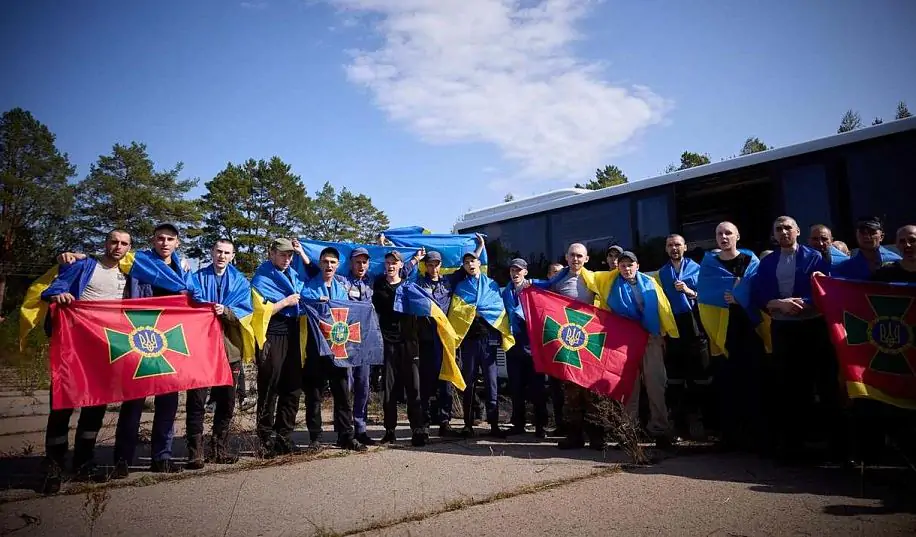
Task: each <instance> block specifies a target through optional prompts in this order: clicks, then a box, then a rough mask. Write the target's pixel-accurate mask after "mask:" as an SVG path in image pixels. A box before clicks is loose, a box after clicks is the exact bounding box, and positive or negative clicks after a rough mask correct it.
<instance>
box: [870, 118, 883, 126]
mask: <svg viewBox="0 0 916 537" xmlns="http://www.w3.org/2000/svg"><path fill="white" fill-rule="evenodd" d="M882 123H884V120H883V119H881V118H880V117H876V118H875V120H874V121H872V122H871V124H872V125H880V124H882Z"/></svg>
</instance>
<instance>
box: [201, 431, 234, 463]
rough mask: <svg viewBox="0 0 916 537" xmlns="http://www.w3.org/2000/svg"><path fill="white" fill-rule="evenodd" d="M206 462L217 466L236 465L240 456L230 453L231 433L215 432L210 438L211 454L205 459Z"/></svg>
mask: <svg viewBox="0 0 916 537" xmlns="http://www.w3.org/2000/svg"><path fill="white" fill-rule="evenodd" d="M204 460H205V461H206V462H213V463H216V464H235V463H237V462H239V456H238V455H236V454H234V453H231V452H230V451H229V432H228V431H220V432H214V433H213V436H212V437H211V438H210V453H209V454H208V455H207V457H205V458H204Z"/></svg>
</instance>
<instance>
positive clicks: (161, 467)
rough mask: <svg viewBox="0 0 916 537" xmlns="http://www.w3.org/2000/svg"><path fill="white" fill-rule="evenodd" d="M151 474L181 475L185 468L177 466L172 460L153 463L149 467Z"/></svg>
mask: <svg viewBox="0 0 916 537" xmlns="http://www.w3.org/2000/svg"><path fill="white" fill-rule="evenodd" d="M149 470H150V472H153V473H157V474H179V473H181V472H182V470H183V468H182V467H181V466H178V465H177V464H175V462H173V461H172V459H162V460H158V461H155V460H154V461H153V462H151V463H150V465H149Z"/></svg>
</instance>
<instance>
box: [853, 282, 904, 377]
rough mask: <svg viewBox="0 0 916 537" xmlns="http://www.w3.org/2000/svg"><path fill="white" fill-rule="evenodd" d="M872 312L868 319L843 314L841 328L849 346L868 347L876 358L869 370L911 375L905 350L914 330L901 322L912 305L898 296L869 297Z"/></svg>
mask: <svg viewBox="0 0 916 537" xmlns="http://www.w3.org/2000/svg"><path fill="white" fill-rule="evenodd" d="M868 302H869V304H870V305H871V307H872V310H874V315H873V316H872V318H871V319H862V318H860V317H858V316H856V315H855V314H852V313H850V312H848V311H845V312H843V327H844V328H845V329H846V343H847V344H848V345H871V346H873V347H874V348H875V355H874V357H873V358H872V359H871V363H870V364H869V368H870V369H872V370H874V371H880V372H882V373H890V374H893V375H908V376H913V375H914V374H916V373H914V372H913V370H912V369H911V368H910V364H909V363H908V362H907V357H906V354H905V351H906V350H907V349H908V348H911V347H912V346H913V330H912V328H911V327H910V326H909V325H908V324H907V323H905V322H904V321H903V319H904V318H905V317H906V316H907V312H908V311H909V309H910V306H911V304H912V302H913V299H912V298H909V297H901V296H877V295H869V296H868Z"/></svg>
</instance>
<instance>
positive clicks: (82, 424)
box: [45, 403, 106, 468]
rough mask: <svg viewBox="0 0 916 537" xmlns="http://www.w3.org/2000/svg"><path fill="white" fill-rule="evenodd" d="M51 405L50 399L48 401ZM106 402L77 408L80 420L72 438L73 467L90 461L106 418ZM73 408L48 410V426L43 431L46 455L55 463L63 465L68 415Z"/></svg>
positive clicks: (68, 444) (68, 423)
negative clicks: (74, 436)
mask: <svg viewBox="0 0 916 537" xmlns="http://www.w3.org/2000/svg"><path fill="white" fill-rule="evenodd" d="M49 406H50V403H49ZM105 408H106V407H105V405H98V406H87V407H83V408H82V409H80V417H79V421H77V424H76V438H75V440H74V442H73V467H74V468H79V467H80V466H82V465H84V464H87V463H90V462H92V460H93V458H94V455H95V443H96V441H97V440H98V437H99V430H100V429H101V428H102V421H103V420H104V419H105ZM72 415H73V409H72V408H62V409H60V410H51V412H50V414H48V428H47V430H46V431H45V456H46V457H48V458H49V459H51V460H53V461H54V462H56V463H57V464H58V466H61V467H63V466H64V459H66V457H67V450H68V449H69V447H70V438H69V434H70V417H71V416H72Z"/></svg>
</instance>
